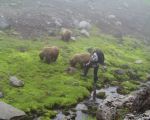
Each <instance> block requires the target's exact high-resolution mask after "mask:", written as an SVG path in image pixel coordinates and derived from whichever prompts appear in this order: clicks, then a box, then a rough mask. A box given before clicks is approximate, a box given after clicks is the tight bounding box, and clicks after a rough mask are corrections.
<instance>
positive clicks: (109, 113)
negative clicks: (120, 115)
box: [96, 105, 117, 120]
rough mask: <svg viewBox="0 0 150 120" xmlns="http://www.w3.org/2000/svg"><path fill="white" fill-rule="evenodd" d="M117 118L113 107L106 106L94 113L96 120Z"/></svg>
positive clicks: (113, 119)
mask: <svg viewBox="0 0 150 120" xmlns="http://www.w3.org/2000/svg"><path fill="white" fill-rule="evenodd" d="M116 116H117V111H116V108H115V107H108V106H106V105H104V106H101V107H100V109H99V110H98V111H97V112H96V119H97V120H115V119H116Z"/></svg>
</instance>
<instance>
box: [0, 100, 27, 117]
mask: <svg viewBox="0 0 150 120" xmlns="http://www.w3.org/2000/svg"><path fill="white" fill-rule="evenodd" d="M25 116H26V114H25V112H23V111H21V110H19V109H17V108H14V107H13V106H11V105H8V104H6V103H4V102H0V120H10V119H12V118H16V119H19V118H23V117H25Z"/></svg>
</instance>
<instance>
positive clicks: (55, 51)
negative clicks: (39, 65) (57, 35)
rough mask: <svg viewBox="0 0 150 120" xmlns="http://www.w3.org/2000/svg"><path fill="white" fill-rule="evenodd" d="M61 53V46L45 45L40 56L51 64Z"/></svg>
mask: <svg viewBox="0 0 150 120" xmlns="http://www.w3.org/2000/svg"><path fill="white" fill-rule="evenodd" d="M58 55H59V48H58V47H56V46H52V47H45V48H43V50H42V51H41V52H40V54H39V57H40V59H41V60H42V61H44V62H45V63H48V64H50V63H51V62H55V61H56V60H57V58H58Z"/></svg>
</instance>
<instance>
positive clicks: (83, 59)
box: [70, 53, 90, 68]
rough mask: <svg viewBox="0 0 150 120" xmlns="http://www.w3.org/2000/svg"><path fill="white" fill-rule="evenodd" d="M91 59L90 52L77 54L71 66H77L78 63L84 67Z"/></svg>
mask: <svg viewBox="0 0 150 120" xmlns="http://www.w3.org/2000/svg"><path fill="white" fill-rule="evenodd" d="M89 60H90V54H89V53H81V54H75V55H74V56H73V57H72V58H71V60H70V66H71V67H76V65H77V64H80V65H81V68H82V67H83V66H84V64H86V63H88V62H89Z"/></svg>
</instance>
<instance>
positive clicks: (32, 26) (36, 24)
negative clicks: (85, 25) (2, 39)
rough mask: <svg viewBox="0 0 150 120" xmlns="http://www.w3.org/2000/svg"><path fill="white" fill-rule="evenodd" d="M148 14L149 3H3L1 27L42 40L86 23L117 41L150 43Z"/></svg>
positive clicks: (131, 0)
mask: <svg viewBox="0 0 150 120" xmlns="http://www.w3.org/2000/svg"><path fill="white" fill-rule="evenodd" d="M148 11H150V5H149V1H148V0H143V1H141V0H112V1H109V2H108V1H105V0H76V1H74V0H63V1H62V0H52V1H49V0H44V1H43V0H37V1H34V0H22V1H17V0H11V1H7V0H1V1H0V27H1V28H2V27H4V26H5V27H8V26H9V27H11V28H12V29H13V30H16V31H17V32H18V33H21V35H22V36H23V37H33V36H34V37H35V36H36V37H39V36H41V35H43V34H44V35H45V34H49V32H51V31H53V30H56V29H58V30H59V29H60V28H61V27H69V28H76V27H78V24H79V22H80V21H82V20H85V21H88V22H90V23H91V24H92V25H96V26H97V27H98V28H99V29H100V30H101V32H104V33H109V34H113V35H114V36H116V37H121V36H124V35H131V36H134V37H139V38H142V39H146V40H149V39H150V36H149V35H150V34H149V31H150V23H149V19H150V13H149V12H148ZM3 24H4V25H3Z"/></svg>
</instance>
